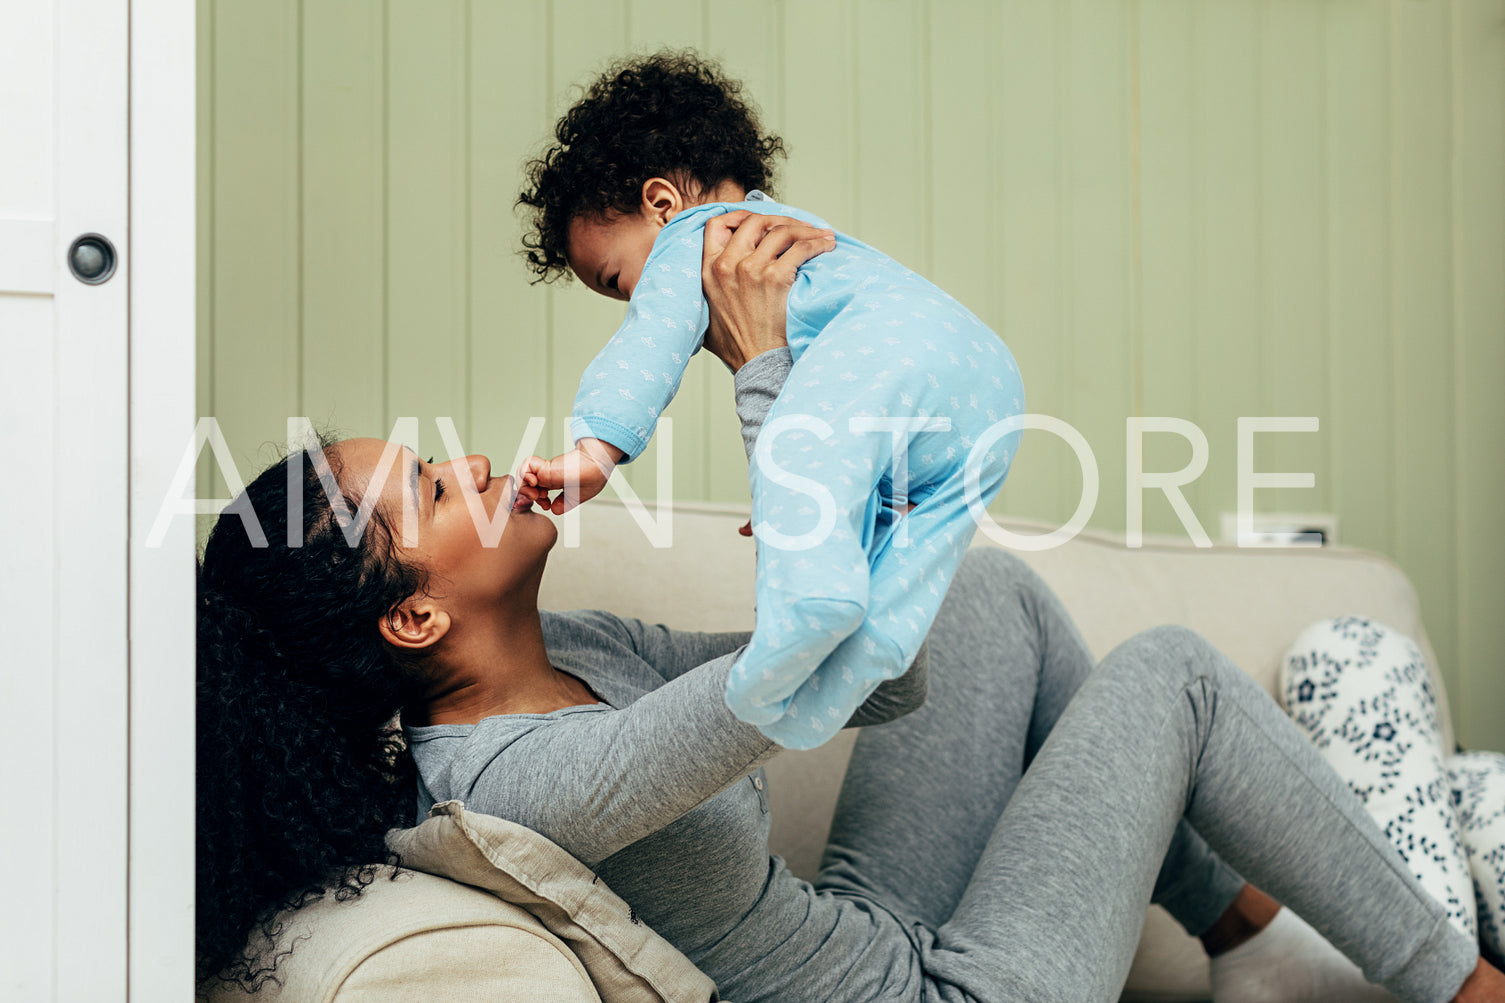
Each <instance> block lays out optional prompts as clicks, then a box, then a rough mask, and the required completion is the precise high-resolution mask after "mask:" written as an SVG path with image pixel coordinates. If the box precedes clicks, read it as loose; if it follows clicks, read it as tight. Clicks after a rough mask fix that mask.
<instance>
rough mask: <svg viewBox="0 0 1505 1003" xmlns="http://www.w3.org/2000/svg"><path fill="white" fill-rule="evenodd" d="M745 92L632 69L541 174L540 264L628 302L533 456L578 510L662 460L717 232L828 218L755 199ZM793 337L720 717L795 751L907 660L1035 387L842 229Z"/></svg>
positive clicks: (1001, 468)
mask: <svg viewBox="0 0 1505 1003" xmlns="http://www.w3.org/2000/svg"><path fill="white" fill-rule="evenodd" d="M740 93H741V86H740V85H739V84H738V83H736V82H735V81H731V80H728V79H726V78H725V77H724V76H722V75H721V73H720V71H719V69H718V68H717V67H716V66H715V65H714V64H712V63H709V62H706V61H703V60H701V59H699V58H697V57H695V56H694V55H692V54H688V53H659V54H656V55H653V56H648V57H645V58H639V59H634V60H630V61H628V62H625V63H621V64H618V65H617V66H616V67H614V68H613V69H612V70H610V71H609V72H608V73H607V74H605V75H604V76H602V77H601V78H600V79H598V80H597V81H596V82H595V83H594V84H592V86H591V87H590V89H589V90H588V91H587V92H586V94H585V96H584V97H583V98H582V99H581V100H580V101H579V102H578V103H577V104H576V105H575V106H574V107H573V108H571V109H570V110H569V111H568V112H567V113H566V114H565V116H564V118H563V119H562V120H560V122H559V124H558V126H557V127H556V129H555V139H556V140H557V142H556V143H555V145H553V146H551V147H550V148H549V149H548V150H547V151H545V153H544V154H543V155H542V156H541V157H540V158H539V159H537V160H535V161H533V162H532V163H531V164H530V165H529V175H528V181H529V184H530V186H531V187H529V189H528V190H527V191H525V192H523V193H522V196H521V197H520V198H519V200H518V201H519V204H522V205H527V206H530V207H532V209H533V218H532V224H533V230H532V232H531V233H529V235H528V236H527V237H526V238H525V240H524V244H525V246H526V247H527V249H528V254H527V257H528V261H529V263H530V266H531V267H532V269H533V270H534V271H535V272H536V273H537V274H538V275H539V276H540V277H541V278H542V279H544V280H551V279H554V278H556V277H568V275H569V274H570V273H571V272H573V273H574V275H575V276H577V277H578V278H579V279H580V281H582V282H584V283H585V284H586V285H587V286H588V287H589V288H591V289H592V290H594V291H595V292H598V293H600V294H602V295H603V296H610V297H612V298H614V299H620V300H626V301H627V303H628V307H627V317H626V319H625V320H624V321H623V322H622V326H621V327H620V328H619V329H618V330H617V333H616V336H615V337H613V338H612V339H611V341H610V342H608V343H607V345H606V347H605V348H604V349H603V350H602V351H601V354H600V355H598V356H597V357H596V358H595V360H594V361H593V362H592V363H591V364H590V366H589V367H588V368H587V369H586V371H585V374H584V375H583V376H582V377H581V380H580V389H579V392H578V394H577V396H576V398H575V404H574V411H573V418H572V424H571V431H572V434H573V437H574V439H575V441H576V448H575V450H573V451H572V453H567V454H565V455H563V456H559V457H555V458H554V459H553V460H550V461H544V460H542V459H540V458H538V457H533V458H531V459H530V460H529V461H528V463H527V464H526V465H525V467H524V470H523V480H524V483H527V484H530V485H534V486H537V487H538V488H540V489H543V490H549V489H555V488H563V487H565V486H566V485H565V480H566V471H572V470H575V469H578V470H579V471H580V475H579V495H578V501H585V500H588V499H590V498H591V497H593V496H594V495H596V494H597V493H599V492H600V491H601V490H602V488H603V487H604V486H605V484H606V480H607V478H608V476H609V475H610V473H611V470H612V467H613V466H614V464H615V463H617V462H626V461H630V460H632V459H635V458H636V457H637V456H638V455H639V454H641V453H642V451H643V449H644V448H645V447H646V446H647V444H648V440H649V439H650V438H651V437H652V435H653V429H654V427H655V425H656V424H657V421H658V417H659V415H660V414H662V413H663V410H664V408H665V406H667V405H668V403H669V402H670V401H671V400H672V399H673V397H674V394H675V392H676V390H677V389H678V388H679V383H680V380H681V378H682V377H683V375H684V370H685V366H686V365H687V364H688V363H689V361H690V356H691V355H693V354H694V353H695V352H696V351H697V350H698V349H699V348H700V345H701V341H702V339H703V337H704V335H705V331H706V328H707V325H708V321H709V314H708V310H707V307H706V302H705V297H704V294H703V291H702V289H701V285H700V266H701V251H702V247H703V242H704V235H705V233H704V231H705V224H706V221H707V220H708V219H710V218H711V217H712V216H714V215H716V214H719V213H727V212H732V211H735V210H739V209H747V210H751V211H752V212H755V213H767V214H774V215H783V216H791V217H794V218H797V219H800V220H804V221H806V222H809V223H812V224H814V225H816V226H820V227H824V226H825V225H826V224H825V223H823V222H821V221H820V220H819V219H818V218H816V217H815V216H812V215H811V214H809V213H806V212H802V211H801V210H798V209H794V208H791V207H789V206H785V205H780V204H779V203H777V202H774V201H772V200H770V199H769V198H768V196H766V195H764V194H763V193H762V192H761V191H760V190H759V189H762V188H766V187H768V186H769V180H770V174H771V162H772V159H773V157H774V155H775V154H780V153H782V152H783V146H782V143H781V142H780V140H779V139H778V137H775V136H767V135H764V134H763V132H762V131H761V128H760V125H759V122H758V119H757V117H756V114H755V113H754V112H753V110H752V109H751V108H749V107H748V106H747V104H745V103H744V102H743V101H742V99H741V97H740ZM787 335H788V341H789V350H790V355H791V357H792V359H793V360H794V366H793V368H792V370H791V371H790V373H789V377H788V381H787V382H786V383H785V385H784V387H783V389H782V391H781V392H780V394H779V396H778V399H777V400H776V401H775V402H774V405H773V407H772V408H771V409H770V411H769V413H768V418H767V421H766V423H765V424H764V426H763V428H762V431H761V433H760V434H759V436H758V439H757V443H756V447H755V449H754V453H753V456H752V457H751V462H750V463H749V481H750V486H751V489H752V501H753V507H752V516H753V523H754V526H755V532H756V535H757V537H758V539H759V542H760V545H759V550H758V563H757V580H756V595H757V614H756V619H757V622H756V625H755V628H754V631H753V636H752V639H751V641H750V642H749V644H748V646H747V648H746V650H745V651H744V652H743V653H742V655H741V657H740V658H739V659H738V660H737V663H736V665H735V666H733V668H732V671H731V675H730V678H729V680H728V683H727V693H726V702H727V705H728V706H729V707H730V708H731V709H732V711H733V712H734V713H736V715H737V716H738V717H740V718H741V719H743V720H745V721H748V722H751V723H753V724H755V725H757V726H758V727H759V728H760V729H761V730H762V731H763V733H764V734H766V735H767V736H768V737H770V738H772V739H773V740H775V741H777V742H778V743H779V744H781V745H783V746H785V747H787V748H796V749H804V748H811V747H813V746H816V745H819V744H821V743H822V742H824V741H826V740H827V739H828V738H830V737H831V736H832V735H834V734H835V733H836V731H837V730H838V729H840V728H841V726H842V725H843V724H844V723H845V722H846V720H847V719H848V718H849V717H850V716H851V714H852V712H853V711H854V710H855V709H856V708H857V707H858V706H860V705H861V704H862V702H863V701H864V700H866V699H867V697H868V695H869V694H870V693H871V692H872V691H873V689H875V688H876V687H877V685H878V684H879V683H880V682H882V681H883V680H885V679H892V678H896V677H897V676H899V675H901V674H903V672H904V670H905V668H906V667H907V666H908V665H909V664H910V663H911V661H912V660H913V659H914V657H915V655H916V653H917V651H918V650H919V648H920V645H921V643H922V642H923V641H924V640H925V635H926V633H927V632H928V631H929V629H930V624H931V622H932V620H933V619H934V618H935V615H936V611H937V609H938V608H939V606H940V603H941V599H942V597H943V596H944V595H945V593H946V588H947V586H948V584H949V583H950V580H951V576H952V574H953V573H954V571H955V570H956V568H957V566H958V564H959V563H960V562H961V558H962V554H963V552H964V551H965V550H966V547H967V545H968V543H969V542H970V540H971V538H972V534H973V532H975V530H976V528H977V524H976V522H975V521H974V519H973V515H972V513H971V512H970V511H969V504H968V502H969V498H968V495H969V494H970V495H971V501H972V504H974V505H979V506H986V505H987V504H988V503H990V502H991V501H992V500H993V498H994V497H995V496H996V495H997V493H998V490H999V488H1000V487H1001V486H1002V484H1003V480H1004V477H1005V475H1006V474H1007V473H1008V469H1009V464H1010V462H1011V460H1012V458H1013V455H1014V451H1015V449H1016V447H1017V443H1018V438H1019V435H1020V433H1019V432H1018V431H1017V430H1016V431H1010V432H1008V433H1007V434H1002V435H1000V434H999V433H1000V432H1001V431H1002V430H1001V429H996V428H995V426H997V425H998V423H1000V422H1002V421H1004V420H1005V419H1007V418H1009V417H1011V416H1015V415H1018V414H1021V413H1022V412H1023V409H1024V389H1023V386H1022V385H1021V383H1020V380H1019V374H1018V371H1017V369H1016V368H1015V365H1014V361H1013V357H1012V356H1011V355H1010V353H1009V350H1008V349H1007V348H1006V347H1005V346H1004V344H1003V343H1002V342H1001V341H1000V340H999V339H998V337H997V336H996V335H995V334H994V333H993V332H992V331H991V330H989V329H988V327H987V326H986V325H984V324H983V323H982V322H981V321H980V320H978V319H977V318H976V317H974V316H973V315H972V314H971V313H969V312H968V311H967V310H966V309H965V308H964V307H962V306H961V304H959V303H957V302H956V300H954V299H952V298H951V297H950V296H948V295H947V294H946V293H944V292H942V291H941V290H940V289H938V288H937V287H936V286H934V285H932V284H931V283H929V282H927V281H926V280H925V279H923V278H921V277H919V276H918V275H916V274H915V273H914V272H911V271H909V270H908V269H906V268H905V267H904V266H903V265H900V264H899V263H898V262H896V261H894V260H893V259H891V258H889V257H887V256H886V255H884V254H882V253H880V252H879V251H876V250H874V249H873V248H871V247H868V246H867V245H865V244H863V243H861V242H859V241H857V240H854V239H852V238H851V237H848V236H845V235H843V234H839V233H838V234H836V236H835V246H834V248H833V249H832V250H831V251H829V252H827V253H825V254H822V255H819V256H817V257H816V258H814V259H813V260H811V261H809V262H807V263H806V264H805V265H803V266H801V268H800V270H799V274H798V276H797V277H796V279H795V283H794V286H793V288H792V289H791V291H790V293H789V301H788V331H787ZM990 429H991V430H993V431H991V432H990ZM969 478H970V480H971V484H970V486H969V485H968V483H967V481H968V479H969ZM571 486H573V485H571ZM576 500H577V499H576V498H575V497H573V496H572V497H571V498H570V502H572V503H573V502H575V501H576ZM906 503H912V505H913V507H912V509H911V510H910V511H909V513H908V515H906V516H904V517H903V519H902V520H898V518H897V513H898V512H900V511H903V510H904V508H905V507H906ZM555 510H556V511H562V510H563V508H562V504H561V502H560V501H556V503H555Z"/></svg>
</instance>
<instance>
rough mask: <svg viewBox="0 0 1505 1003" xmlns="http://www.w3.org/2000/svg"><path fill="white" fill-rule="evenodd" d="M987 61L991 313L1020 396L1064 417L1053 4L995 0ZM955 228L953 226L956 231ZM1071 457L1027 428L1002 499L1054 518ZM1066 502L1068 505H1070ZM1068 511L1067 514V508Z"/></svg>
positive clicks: (1008, 505)
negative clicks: (1015, 367) (1015, 370)
mask: <svg viewBox="0 0 1505 1003" xmlns="http://www.w3.org/2000/svg"><path fill="white" fill-rule="evenodd" d="M995 10H996V11H997V20H996V22H995V23H994V25H993V26H992V27H993V28H994V32H993V33H992V34H990V35H989V43H990V47H991V54H990V56H989V61H988V67H989V70H990V71H995V72H994V78H993V94H992V98H993V100H992V105H991V111H992V116H991V119H990V121H989V123H988V128H989V130H990V133H991V140H992V142H991V143H990V144H989V145H990V151H989V157H988V165H987V166H988V180H989V185H990V187H991V189H992V190H993V191H994V192H995V193H996V200H995V201H994V203H993V210H994V211H993V215H992V216H991V218H990V219H989V220H988V224H989V226H988V229H989V230H990V232H991V233H992V234H993V237H994V240H995V241H996V253H995V254H994V265H995V269H996V270H995V272H994V274H993V276H992V281H993V283H994V284H995V287H996V290H997V293H996V306H995V308H994V310H995V312H993V314H992V316H989V317H984V318H983V319H984V320H987V321H989V322H991V323H992V325H993V329H994V330H995V331H997V332H998V333H999V334H1000V335H1001V336H1002V337H1003V340H1004V341H1005V342H1007V343H1008V346H1009V349H1010V351H1012V353H1013V355H1014V358H1015V359H1016V361H1017V362H1018V364H1019V371H1020V374H1021V376H1022V377H1023V381H1024V393H1025V406H1026V408H1027V409H1028V410H1029V411H1032V412H1034V413H1037V414H1050V415H1055V416H1058V417H1062V418H1066V419H1067V420H1070V418H1069V417H1068V416H1067V414H1066V408H1065V407H1064V402H1063V400H1062V399H1061V380H1062V377H1061V375H1060V374H1061V368H1060V366H1061V363H1060V352H1059V348H1060V343H1061V342H1064V341H1065V337H1066V330H1067V329H1066V327H1065V326H1064V324H1063V323H1062V318H1061V317H1060V315H1059V313H1058V310H1059V306H1060V301H1061V297H1059V296H1058V295H1057V294H1056V290H1057V286H1058V284H1059V283H1060V282H1062V281H1064V280H1063V278H1062V276H1061V261H1060V244H1061V241H1062V240H1063V239H1065V238H1064V236H1063V233H1062V226H1061V218H1060V199H1061V193H1060V190H1059V189H1060V177H1061V170H1062V168H1061V164H1060V162H1061V150H1060V132H1061V131H1062V124H1061V121H1060V118H1059V111H1060V109H1061V107H1062V104H1063V99H1062V98H1061V96H1060V94H1059V91H1060V89H1061V87H1060V82H1059V81H1058V80H1057V77H1056V65H1057V59H1056V52H1055V47H1056V46H1055V12H1054V11H1053V10H1052V9H1051V7H1050V6H1049V5H1046V4H1009V5H999V6H998V7H996V8H995ZM953 233H955V231H953ZM1070 458H1071V453H1070V451H1069V450H1068V449H1067V448H1066V446H1065V445H1064V444H1063V443H1061V442H1059V441H1057V440H1055V439H1053V438H1052V437H1050V436H1048V435H1045V434H1042V433H1026V434H1025V435H1024V437H1023V440H1022V441H1021V444H1020V446H1019V452H1018V454H1017V456H1016V457H1015V460H1014V463H1013V465H1012V467H1011V468H1010V471H1009V477H1008V480H1007V481H1006V482H1005V483H1004V486H1003V491H1002V493H1001V495H1000V501H999V504H1000V507H1002V508H1003V509H1004V510H1005V511H1008V512H1014V513H1021V514H1022V513H1026V512H1028V513H1032V514H1038V515H1040V516H1042V517H1044V518H1050V517H1051V516H1053V515H1055V514H1056V513H1057V512H1059V511H1060V510H1061V509H1062V507H1063V506H1062V505H1061V504H1060V491H1059V486H1060V483H1061V480H1062V477H1063V471H1064V469H1065V464H1066V462H1067V461H1068V460H1070ZM1069 511H1070V509H1067V513H1068V514H1069ZM1063 518H1064V516H1063Z"/></svg>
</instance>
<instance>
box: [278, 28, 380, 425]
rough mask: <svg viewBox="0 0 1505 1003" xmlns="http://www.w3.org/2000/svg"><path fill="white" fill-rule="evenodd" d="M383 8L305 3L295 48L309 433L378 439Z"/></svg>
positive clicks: (304, 404)
mask: <svg viewBox="0 0 1505 1003" xmlns="http://www.w3.org/2000/svg"><path fill="white" fill-rule="evenodd" d="M383 36H384V25H383V23H382V8H381V6H380V5H379V4H373V3H370V2H369V0H305V2H304V5H303V24H302V52H303V87H302V109H303V114H302V126H303V128H302V139H301V145H302V160H301V163H302V186H301V187H302V200H301V201H302V213H301V218H302V256H303V264H302V268H301V271H302V274H303V302H302V330H303V344H302V359H303V361H302V373H303V388H302V393H301V394H300V403H301V404H302V407H303V411H302V412H300V413H303V414H307V415H308V417H309V418H311V419H312V420H313V421H314V423H315V424H316V425H325V426H329V427H331V428H333V429H335V430H337V431H338V432H341V433H344V434H351V435H375V434H383V435H385V434H386V432H387V431H388V430H389V429H390V427H391V426H390V424H388V423H386V415H385V409H384V407H383V401H382V389H383V382H384V378H385V372H384V370H385V367H384V364H383V362H384V360H383V355H382V352H381V351H380V346H381V330H382V325H383V322H384V321H383V318H384V316H385V313H386V309H385V303H384V300H383V297H382V286H381V283H380V281H379V277H380V275H381V272H382V254H383V245H384V240H383V233H384V230H385V225H384V224H385V217H386V207H385V204H384V200H383V196H382V186H383V176H384V174H385V158H384V157H383V156H382V121H383V118H384V115H385V108H384V105H383V93H384V91H383V86H382V81H383V64H382V47H383V46H382V39H383Z"/></svg>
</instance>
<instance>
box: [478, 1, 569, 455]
mask: <svg viewBox="0 0 1505 1003" xmlns="http://www.w3.org/2000/svg"><path fill="white" fill-rule="evenodd" d="M547 45H548V11H547V9H546V8H545V5H543V4H521V5H519V4H506V5H499V4H493V3H484V2H476V0H472V4H471V11H470V32H469V37H468V39H467V49H468V52H469V56H468V60H467V61H468V63H469V66H470V78H469V84H468V91H469V109H470V111H469V116H470V157H469V163H468V167H467V170H468V172H469V174H470V207H469V208H470V211H469V213H468V218H469V225H470V234H469V240H468V245H469V246H468V251H467V255H466V258H467V262H468V267H469V272H470V302H469V305H468V309H469V313H470V317H471V336H470V363H471V364H470V371H469V373H468V374H467V379H468V382H469V390H470V409H471V415H470V417H471V427H470V440H471V441H468V442H467V443H466V448H467V449H469V450H472V451H473V452H479V453H484V454H485V455H487V456H489V457H490V458H491V462H492V465H493V467H494V468H495V471H496V473H497V474H498V475H500V474H502V473H504V472H506V471H505V470H504V468H505V467H506V466H507V465H508V464H510V463H511V462H512V459H513V457H514V456H515V455H516V454H517V451H518V448H519V446H520V445H521V444H522V436H523V433H524V432H525V431H526V429H527V427H528V420H529V419H530V418H532V417H535V416H539V417H544V418H548V419H550V421H552V420H553V418H552V416H553V415H554V414H555V410H554V408H553V407H552V406H551V404H550V401H549V363H548V353H549V330H550V327H549V316H548V297H547V295H546V294H545V293H544V292H543V290H542V288H541V287H535V286H532V285H530V279H531V277H532V273H530V272H529V271H527V269H526V268H524V267H523V261H522V258H521V257H520V255H519V250H520V248H521V243H520V237H521V233H522V230H521V225H520V222H519V218H520V217H519V216H518V214H517V213H516V212H514V209H513V203H514V202H515V201H516V199H517V193H518V192H519V191H521V190H522V169H523V163H524V161H525V160H526V159H527V158H528V157H529V156H531V155H532V154H533V153H535V152H536V151H537V150H538V149H539V148H540V147H541V145H542V143H543V141H544V139H545V137H546V136H547V134H548V130H549V126H550V124H551V120H550V116H549V113H548V110H547V107H548V105H549V103H550V97H551V95H552V94H553V90H552V86H551V83H550V81H549V79H548V67H547V64H546V62H545V61H543V60H537V59H533V58H529V54H530V53H534V52H540V51H545V50H546V47H547ZM558 440H559V432H558V430H557V429H555V428H551V427H549V426H547V425H546V426H545V428H544V434H543V438H542V439H541V440H540V441H539V443H538V444H537V445H536V446H535V447H534V449H533V450H532V451H534V452H538V453H541V454H545V455H550V456H552V455H553V449H554V447H555V445H557V443H558Z"/></svg>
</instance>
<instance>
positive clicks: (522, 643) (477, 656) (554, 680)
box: [404, 606, 597, 725]
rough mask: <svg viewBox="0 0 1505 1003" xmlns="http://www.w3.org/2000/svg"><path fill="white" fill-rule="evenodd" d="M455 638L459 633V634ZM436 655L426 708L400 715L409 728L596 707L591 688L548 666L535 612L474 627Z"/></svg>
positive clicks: (540, 626) (453, 638) (494, 618)
mask: <svg viewBox="0 0 1505 1003" xmlns="http://www.w3.org/2000/svg"><path fill="white" fill-rule="evenodd" d="M456 633H459V632H458V631H457V632H456ZM446 640H447V641H449V642H450V643H449V644H448V645H446V648H445V650H444V651H442V652H435V653H434V655H433V656H432V657H431V662H430V679H431V680H432V683H433V685H432V687H431V689H430V690H429V693H428V695H427V698H426V700H425V703H424V706H423V707H421V708H418V709H416V710H415V709H409V711H408V712H407V713H405V714H404V720H405V722H406V723H408V724H414V725H416V724H475V723H477V722H479V721H481V720H482V719H484V718H488V717H494V716H496V715H498V714H547V713H549V712H550V711H555V710H559V709H561V708H563V707H575V706H579V705H582V704H584V705H589V704H593V703H596V702H597V698H596V695H595V694H594V693H593V692H591V689H590V687H588V686H586V685H585V683H583V682H581V681H580V680H579V679H577V678H576V677H574V676H572V675H570V674H568V673H565V672H561V671H559V670H558V669H556V668H554V666H553V665H552V664H550V662H549V653H548V650H547V649H546V648H545V646H544V639H543V619H542V617H541V616H540V615H539V612H538V609H537V607H536V606H535V607H533V608H531V609H530V610H528V611H526V612H524V613H520V614H517V615H514V616H495V617H492V618H490V619H488V620H486V621H485V622H482V623H476V622H474V621H473V622H472V623H471V625H470V628H469V629H468V630H467V631H466V633H465V634H464V635H462V636H453V637H450V638H446Z"/></svg>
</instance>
